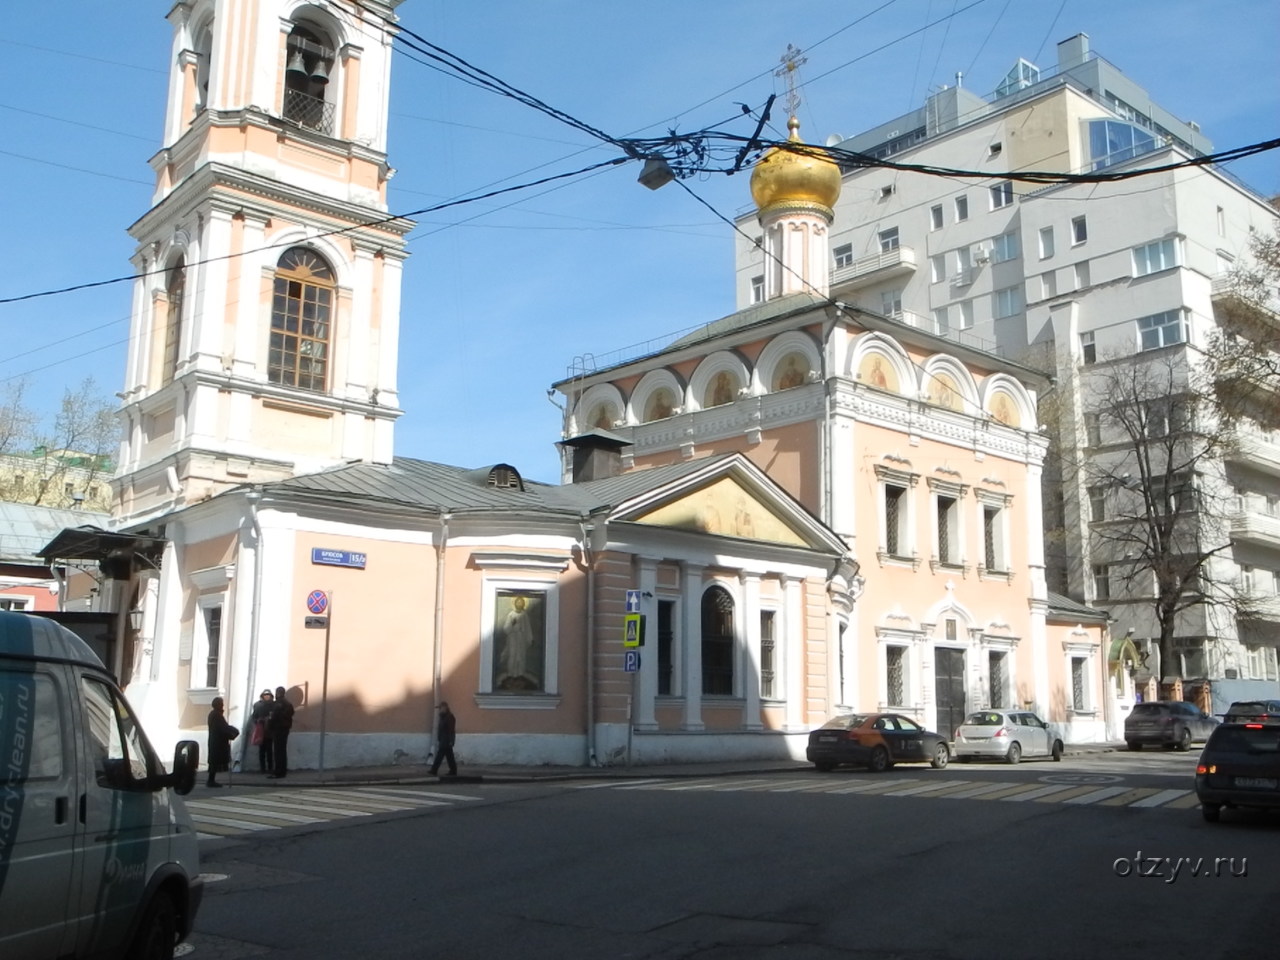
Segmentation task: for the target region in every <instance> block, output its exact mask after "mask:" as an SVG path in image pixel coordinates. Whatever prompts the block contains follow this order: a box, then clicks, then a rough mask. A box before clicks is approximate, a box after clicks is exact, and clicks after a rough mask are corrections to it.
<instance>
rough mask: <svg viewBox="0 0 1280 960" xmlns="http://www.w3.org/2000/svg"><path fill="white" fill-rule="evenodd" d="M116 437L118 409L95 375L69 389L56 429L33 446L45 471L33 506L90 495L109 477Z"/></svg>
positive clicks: (80, 499) (62, 503) (76, 500)
mask: <svg viewBox="0 0 1280 960" xmlns="http://www.w3.org/2000/svg"><path fill="white" fill-rule="evenodd" d="M116 436H117V428H116V420H115V411H114V409H113V407H112V406H111V405H110V404H109V403H108V402H107V401H106V399H105V398H104V397H103V396H102V395H101V393H100V392H99V391H98V387H97V384H96V383H95V382H94V380H93V378H92V377H87V378H86V379H85V380H84V381H83V382H82V383H81V384H80V387H79V388H78V389H76V390H72V389H71V388H67V390H66V391H65V392H64V393H63V395H62V403H61V404H60V405H59V407H58V412H57V414H56V415H55V416H54V419H53V426H52V430H50V431H48V432H46V433H42V434H38V435H37V438H36V442H35V444H34V447H33V449H34V452H35V455H36V459H37V460H38V462H39V464H40V470H39V480H38V483H37V488H36V492H35V496H34V498H33V500H32V501H31V502H33V503H36V504H45V505H47V506H54V505H57V506H69V505H74V504H79V503H81V502H83V500H84V499H85V498H86V496H87V492H88V491H89V490H90V489H91V488H94V487H95V486H96V485H97V483H98V482H99V481H101V480H104V479H106V477H107V476H109V475H110V470H111V455H112V453H113V452H114V443H115V440H116Z"/></svg>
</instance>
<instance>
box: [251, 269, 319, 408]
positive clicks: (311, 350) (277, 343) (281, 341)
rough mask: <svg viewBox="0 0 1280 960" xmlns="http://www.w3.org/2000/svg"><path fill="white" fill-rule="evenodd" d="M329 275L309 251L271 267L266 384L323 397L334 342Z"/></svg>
mask: <svg viewBox="0 0 1280 960" xmlns="http://www.w3.org/2000/svg"><path fill="white" fill-rule="evenodd" d="M333 289H334V288H333V271H332V270H331V269H330V268H329V265H328V264H327V263H325V261H324V260H323V259H322V258H321V257H320V256H319V254H317V253H315V252H314V251H311V250H308V249H307V248H305V247H290V248H289V249H288V250H286V251H285V252H284V256H282V257H281V258H280V262H279V264H278V265H277V266H276V278H275V292H274V296H273V298H272V303H271V345H270V350H269V351H268V353H267V379H268V380H270V381H271V382H272V383H281V384H284V385H285V386H287V387H298V388H299V389H302V390H315V391H317V392H324V391H325V390H327V389H328V387H329V345H330V342H331V338H332V336H333Z"/></svg>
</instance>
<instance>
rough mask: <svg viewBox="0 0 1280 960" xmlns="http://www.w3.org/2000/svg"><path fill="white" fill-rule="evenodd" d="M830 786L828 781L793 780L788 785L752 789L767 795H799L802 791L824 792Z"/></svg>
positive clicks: (766, 785)
mask: <svg viewBox="0 0 1280 960" xmlns="http://www.w3.org/2000/svg"><path fill="white" fill-rule="evenodd" d="M829 786H831V781H830V780H813V779H809V780H805V781H798V780H793V781H791V782H790V783H783V784H782V785H781V786H769V785H768V784H765V785H763V786H760V787H753V788H752V789H755V790H765V791H768V792H769V793H800V792H802V791H804V790H818V791H821V790H826V789H827V788H828V787H829Z"/></svg>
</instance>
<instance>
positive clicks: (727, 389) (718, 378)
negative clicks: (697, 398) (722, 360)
mask: <svg viewBox="0 0 1280 960" xmlns="http://www.w3.org/2000/svg"><path fill="white" fill-rule="evenodd" d="M737 392H738V378H737V377H735V376H734V375H733V374H732V373H730V372H729V371H728V370H721V371H720V372H719V373H717V374H716V375H715V377H714V378H713V379H712V381H711V385H710V386H709V387H707V392H706V396H705V397H704V398H703V402H702V405H703V406H704V407H722V406H724V405H725V404H726V403H732V402H733V398H734V395H735V394H737Z"/></svg>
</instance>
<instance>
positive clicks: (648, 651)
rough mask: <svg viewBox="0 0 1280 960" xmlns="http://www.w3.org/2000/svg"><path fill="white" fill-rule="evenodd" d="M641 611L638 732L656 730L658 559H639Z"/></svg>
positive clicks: (637, 702) (637, 703) (637, 706)
mask: <svg viewBox="0 0 1280 960" xmlns="http://www.w3.org/2000/svg"><path fill="white" fill-rule="evenodd" d="M638 564H639V568H640V569H639V587H640V611H641V612H642V613H643V614H644V617H645V627H646V629H645V641H644V647H643V649H641V651H640V675H639V677H637V679H636V681H635V682H636V708H635V711H634V716H635V726H636V729H637V730H656V729H658V719H657V713H656V712H655V709H654V702H655V700H656V698H657V696H658V600H657V596H656V594H657V592H658V559H657V558H656V557H640V558H638Z"/></svg>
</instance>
